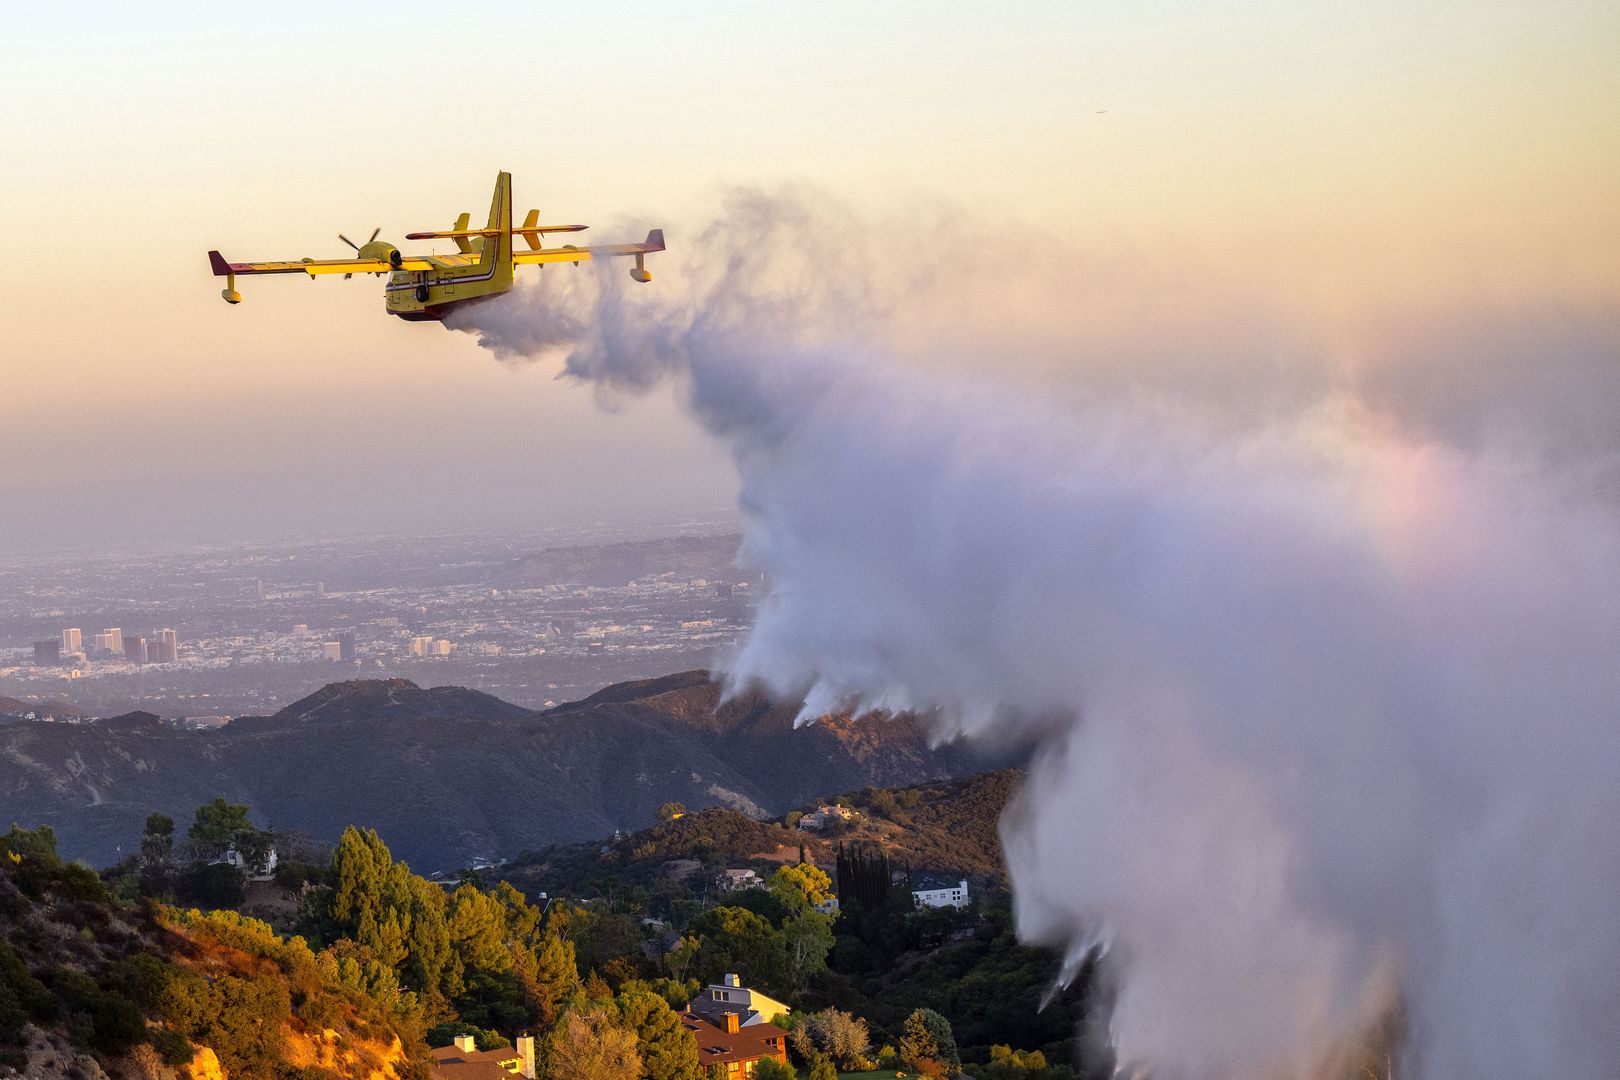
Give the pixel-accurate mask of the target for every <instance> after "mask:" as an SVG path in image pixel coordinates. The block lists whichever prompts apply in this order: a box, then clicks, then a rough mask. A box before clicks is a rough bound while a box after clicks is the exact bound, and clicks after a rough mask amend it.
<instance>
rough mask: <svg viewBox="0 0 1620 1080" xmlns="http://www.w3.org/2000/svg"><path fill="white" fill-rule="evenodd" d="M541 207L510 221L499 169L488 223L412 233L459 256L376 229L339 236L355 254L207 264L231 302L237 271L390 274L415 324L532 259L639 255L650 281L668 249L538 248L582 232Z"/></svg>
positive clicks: (660, 234)
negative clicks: (359, 237)
mask: <svg viewBox="0 0 1620 1080" xmlns="http://www.w3.org/2000/svg"><path fill="white" fill-rule="evenodd" d="M539 221H540V211H538V210H530V211H529V215H528V217H527V218H525V219H524V222H523V224H522V225H518V226H514V225H513V224H512V174H511V173H505V172H503V173H501V174H500V175H499V176H497V177H496V178H495V199H494V201H493V202H491V203H490V207H489V224H488V225H487V226H486V227H484V228H482V229H469V228H468V227H467V215H466V214H462V215H461V216H460V217H459V218H457V219H456V224H455V227H454V228H452V229H449V230H446V231H444V232H413V233H406V234H405V239H407V240H437V239H450V240H454V241H455V242H456V249H457V250H458V251H459V252H460V254H458V255H405V254H402V253H401V252H400V250H399V249H398V248H397V247H395V246H394V245H393V244H390V243H389V242H388V241H386V240H378V239H377V233H378V232H381V231H382V230H381V229H378V230H376V231H374V232H373V233H372V234H371V239H370V240H367V241H366V242H365V243H364V244H356V243H355V242H354V241H353V240H350V239H349V238H348V237H347V236H344V235H343V234H342V233H339V234H338V239H339V240H342V241H343V242H344V243H345V244H348V245H349V246H350V247H352V248H354V258H352V259H302V260H300V261H298V262H248V263H233V262H226V261H225V257H224V256H222V255H221V254H220V253H219V252H217V251H210V252H209V253H208V262H209V265H210V266H212V267H213V270H214V276H215V277H223V278H225V288H224V289H223V290H222V291H221V292H220V295H221V296H223V297H224V298H225V302H226V303H228V304H240V303H241V302H242V294H241V293H239V292H237V291H236V275H238V274H308V275H309V276H310V277H311V278H313V277H314V276H315V275H316V274H342V275H343V276H344V277H345V278H347V277H350V276H351V275H353V274H387V275H388V286H387V293H386V298H387V304H388V314H390V315H397V316H399V317H400V318H402V319H407V320H410V321H413V322H420V321H424V320H436V319H442V318H444V317H445V316H446V315H447V314H449V313H450V312H451V311H452V310H453V309H455V308H457V307H460V306H462V305H464V304H471V303H476V302H477V301H480V300H487V299H489V298H490V297H492V296H499V295H500V294H501V293H504V292H506V291H507V290H509V289H511V287H512V268H513V267H514V266H522V265H525V264H527V263H540V264H545V263H554V262H571V263H573V264H574V265H576V266H578V265H579V264H580V263H582V262H585V261H586V260H588V259H601V258H609V257H611V256H614V255H633V256H635V259H636V265H635V266H634V267H633V268H632V269H631V271H630V276H631V277H632V278H634V279H635V280H637V281H641V282H647V281H651V280H652V274H651V273H649V272H648V271H647V266H646V262H645V260H646V257H647V255H649V254H651V253H652V252H655V251H663V250H664V230H662V229H654V230H653V231H652V232H650V233H648V234H647V239H646V240H644V241H642V242H641V243H639V244H604V245H602V246H600V247H574V246H573V245H572V244H565V245H564V246H562V247H558V248H545V249H542V248H541V246H540V237H541V236H542V235H544V234H545V233H569V232H582V231H584V230H585V228H586V226H584V225H541V224H539ZM514 236H521V237H523V239H524V241H525V242H526V243H527V244H528V250H527V251H513V250H512V237H514Z"/></svg>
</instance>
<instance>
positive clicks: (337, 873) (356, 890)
mask: <svg viewBox="0 0 1620 1080" xmlns="http://www.w3.org/2000/svg"><path fill="white" fill-rule="evenodd" d="M393 866H394V857H393V856H392V855H391V854H389V851H388V847H387V845H386V844H384V843H383V842H382V838H381V837H379V836H378V835H377V834H376V833H375V832H373V831H372V830H371V829H366V830H364V831H362V830H360V829H357V828H355V827H354V826H353V825H350V826H349V827H348V828H347V829H344V830H343V836H342V837H340V838H339V840H338V845H337V850H336V851H334V852H333V853H332V871H333V877H334V878H336V885H335V887H334V888H333V890H332V918H333V920H334V921H336V923H337V924H338V926H339V928H341V929H342V930H345V931H353V930H354V929H355V928H356V927H358V926H359V925H360V917H361V915H362V914H363V913H364V912H367V911H369V912H371V915H372V918H374V919H375V918H376V916H377V913H378V911H379V910H380V909H381V908H382V905H383V901H384V898H385V896H386V894H387V892H388V885H389V876H390V871H391V870H392V869H393Z"/></svg>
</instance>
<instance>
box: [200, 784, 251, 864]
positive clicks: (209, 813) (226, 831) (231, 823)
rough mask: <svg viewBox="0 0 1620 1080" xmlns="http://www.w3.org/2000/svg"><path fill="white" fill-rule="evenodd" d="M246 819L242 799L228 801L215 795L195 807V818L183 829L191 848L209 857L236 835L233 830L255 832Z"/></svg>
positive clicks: (245, 809) (245, 807) (218, 851)
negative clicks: (208, 801) (212, 799)
mask: <svg viewBox="0 0 1620 1080" xmlns="http://www.w3.org/2000/svg"><path fill="white" fill-rule="evenodd" d="M256 831H257V830H256V829H254V827H253V822H251V821H249V820H248V808H247V806H246V805H245V804H243V803H228V802H226V801H225V800H224V799H223V798H219V797H216V798H215V799H214V801H213V802H210V803H203V804H202V805H201V806H199V807H197V815H196V819H195V820H194V821H193V822H192V824H191V828H190V829H189V830H188V831H187V832H186V839H187V840H189V841H190V842H191V847H192V850H193V851H194V852H196V853H197V855H199V856H200V857H202V858H210V857H212V856H215V855H218V854H219V853H220V852H222V851H224V850H225V848H226V847H227V846H228V845H229V844H230V843H231V842H232V841H233V840H234V839H236V834H237V833H242V832H256Z"/></svg>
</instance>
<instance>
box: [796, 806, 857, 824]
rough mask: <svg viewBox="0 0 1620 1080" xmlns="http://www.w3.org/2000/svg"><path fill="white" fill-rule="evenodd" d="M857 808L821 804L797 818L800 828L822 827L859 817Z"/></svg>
mask: <svg viewBox="0 0 1620 1080" xmlns="http://www.w3.org/2000/svg"><path fill="white" fill-rule="evenodd" d="M860 816H861V813H860V811H859V810H854V809H851V808H850V807H848V806H821V807H817V808H816V809H815V811H813V812H812V813H809V814H806V815H804V816H803V817H802V818H800V819H799V828H801V829H823V828H826V827H827V826H828V825H831V824H832V823H833V822H837V821H841V822H850V821H854V820H855V819H856V818H858V817H860Z"/></svg>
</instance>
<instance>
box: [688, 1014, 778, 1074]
mask: <svg viewBox="0 0 1620 1080" xmlns="http://www.w3.org/2000/svg"><path fill="white" fill-rule="evenodd" d="M741 1021H742V1017H741V1015H740V1014H738V1013H735V1012H726V1013H721V1014H719V1015H717V1016H715V1017H714V1018H713V1019H710V1018H709V1017H707V1016H705V1015H703V1014H702V1013H699V1012H693V1011H692V1009H691V1007H690V1006H688V1007H687V1010H686V1011H685V1012H683V1013H681V1026H682V1027H683V1028H685V1029H686V1030H687V1031H690V1032H691V1033H692V1037H693V1038H695V1039H696V1040H697V1047H698V1064H699V1065H701V1066H702V1067H703V1068H704V1069H710V1068H712V1067H713V1066H715V1065H721V1066H724V1067H725V1070H726V1076H727V1077H728V1078H730V1077H736V1078H738V1080H742V1078H744V1077H749V1076H753V1075H754V1067H755V1066H756V1065H758V1064H759V1063H760V1061H762V1060H763V1059H765V1058H775V1059H776V1060H777V1061H780V1062H781V1063H782V1064H784V1065H786V1064H787V1059H788V1058H787V1032H785V1031H783V1030H782V1029H781V1028H779V1027H777V1026H776V1025H775V1024H767V1023H755V1024H747V1025H744V1024H743V1023H742V1022H741Z"/></svg>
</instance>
